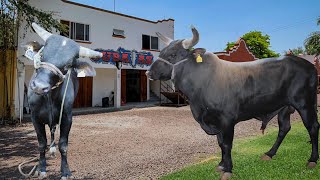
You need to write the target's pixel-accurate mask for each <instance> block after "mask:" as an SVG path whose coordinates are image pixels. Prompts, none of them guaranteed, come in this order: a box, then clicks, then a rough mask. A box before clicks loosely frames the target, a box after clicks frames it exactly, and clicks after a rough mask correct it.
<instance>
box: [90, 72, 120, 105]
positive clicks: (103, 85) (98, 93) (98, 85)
mask: <svg viewBox="0 0 320 180" xmlns="http://www.w3.org/2000/svg"><path fill="white" fill-rule="evenodd" d="M96 73H97V75H96V76H95V77H93V89H92V106H102V101H101V100H102V98H103V97H109V96H110V94H111V91H114V92H115V89H114V81H115V78H116V70H115V69H103V68H97V69H96Z"/></svg>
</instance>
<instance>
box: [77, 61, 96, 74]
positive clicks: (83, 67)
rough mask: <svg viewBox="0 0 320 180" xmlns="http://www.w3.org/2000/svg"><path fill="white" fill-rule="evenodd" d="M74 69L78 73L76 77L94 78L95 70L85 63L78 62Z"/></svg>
mask: <svg viewBox="0 0 320 180" xmlns="http://www.w3.org/2000/svg"><path fill="white" fill-rule="evenodd" d="M75 69H76V71H77V73H78V77H88V76H91V77H93V76H96V70H95V69H94V68H93V67H92V66H91V65H90V64H89V63H87V62H84V61H78V62H77V67H76V68H75Z"/></svg>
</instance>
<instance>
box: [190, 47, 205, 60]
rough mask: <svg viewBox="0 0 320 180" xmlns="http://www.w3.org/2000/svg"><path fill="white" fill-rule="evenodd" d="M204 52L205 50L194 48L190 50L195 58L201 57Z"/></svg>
mask: <svg viewBox="0 0 320 180" xmlns="http://www.w3.org/2000/svg"><path fill="white" fill-rule="evenodd" d="M205 52H206V49H204V48H196V49H194V50H192V54H193V55H194V57H195V58H196V57H198V56H199V55H200V56H203V54H204V53H205Z"/></svg>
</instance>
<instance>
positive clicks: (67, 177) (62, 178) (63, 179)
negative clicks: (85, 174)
mask: <svg viewBox="0 0 320 180" xmlns="http://www.w3.org/2000/svg"><path fill="white" fill-rule="evenodd" d="M68 179H75V178H74V177H73V176H62V177H61V180H68Z"/></svg>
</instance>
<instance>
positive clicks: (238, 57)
mask: <svg viewBox="0 0 320 180" xmlns="http://www.w3.org/2000/svg"><path fill="white" fill-rule="evenodd" d="M215 54H216V55H217V56H218V57H219V58H220V59H223V60H226V61H231V62H246V61H254V60H256V59H257V58H256V57H255V56H254V54H252V52H250V50H249V48H248V46H247V44H246V42H245V41H244V40H243V39H242V38H239V39H238V41H237V42H236V43H235V45H234V46H233V47H232V48H230V49H228V50H227V51H225V52H215Z"/></svg>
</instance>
